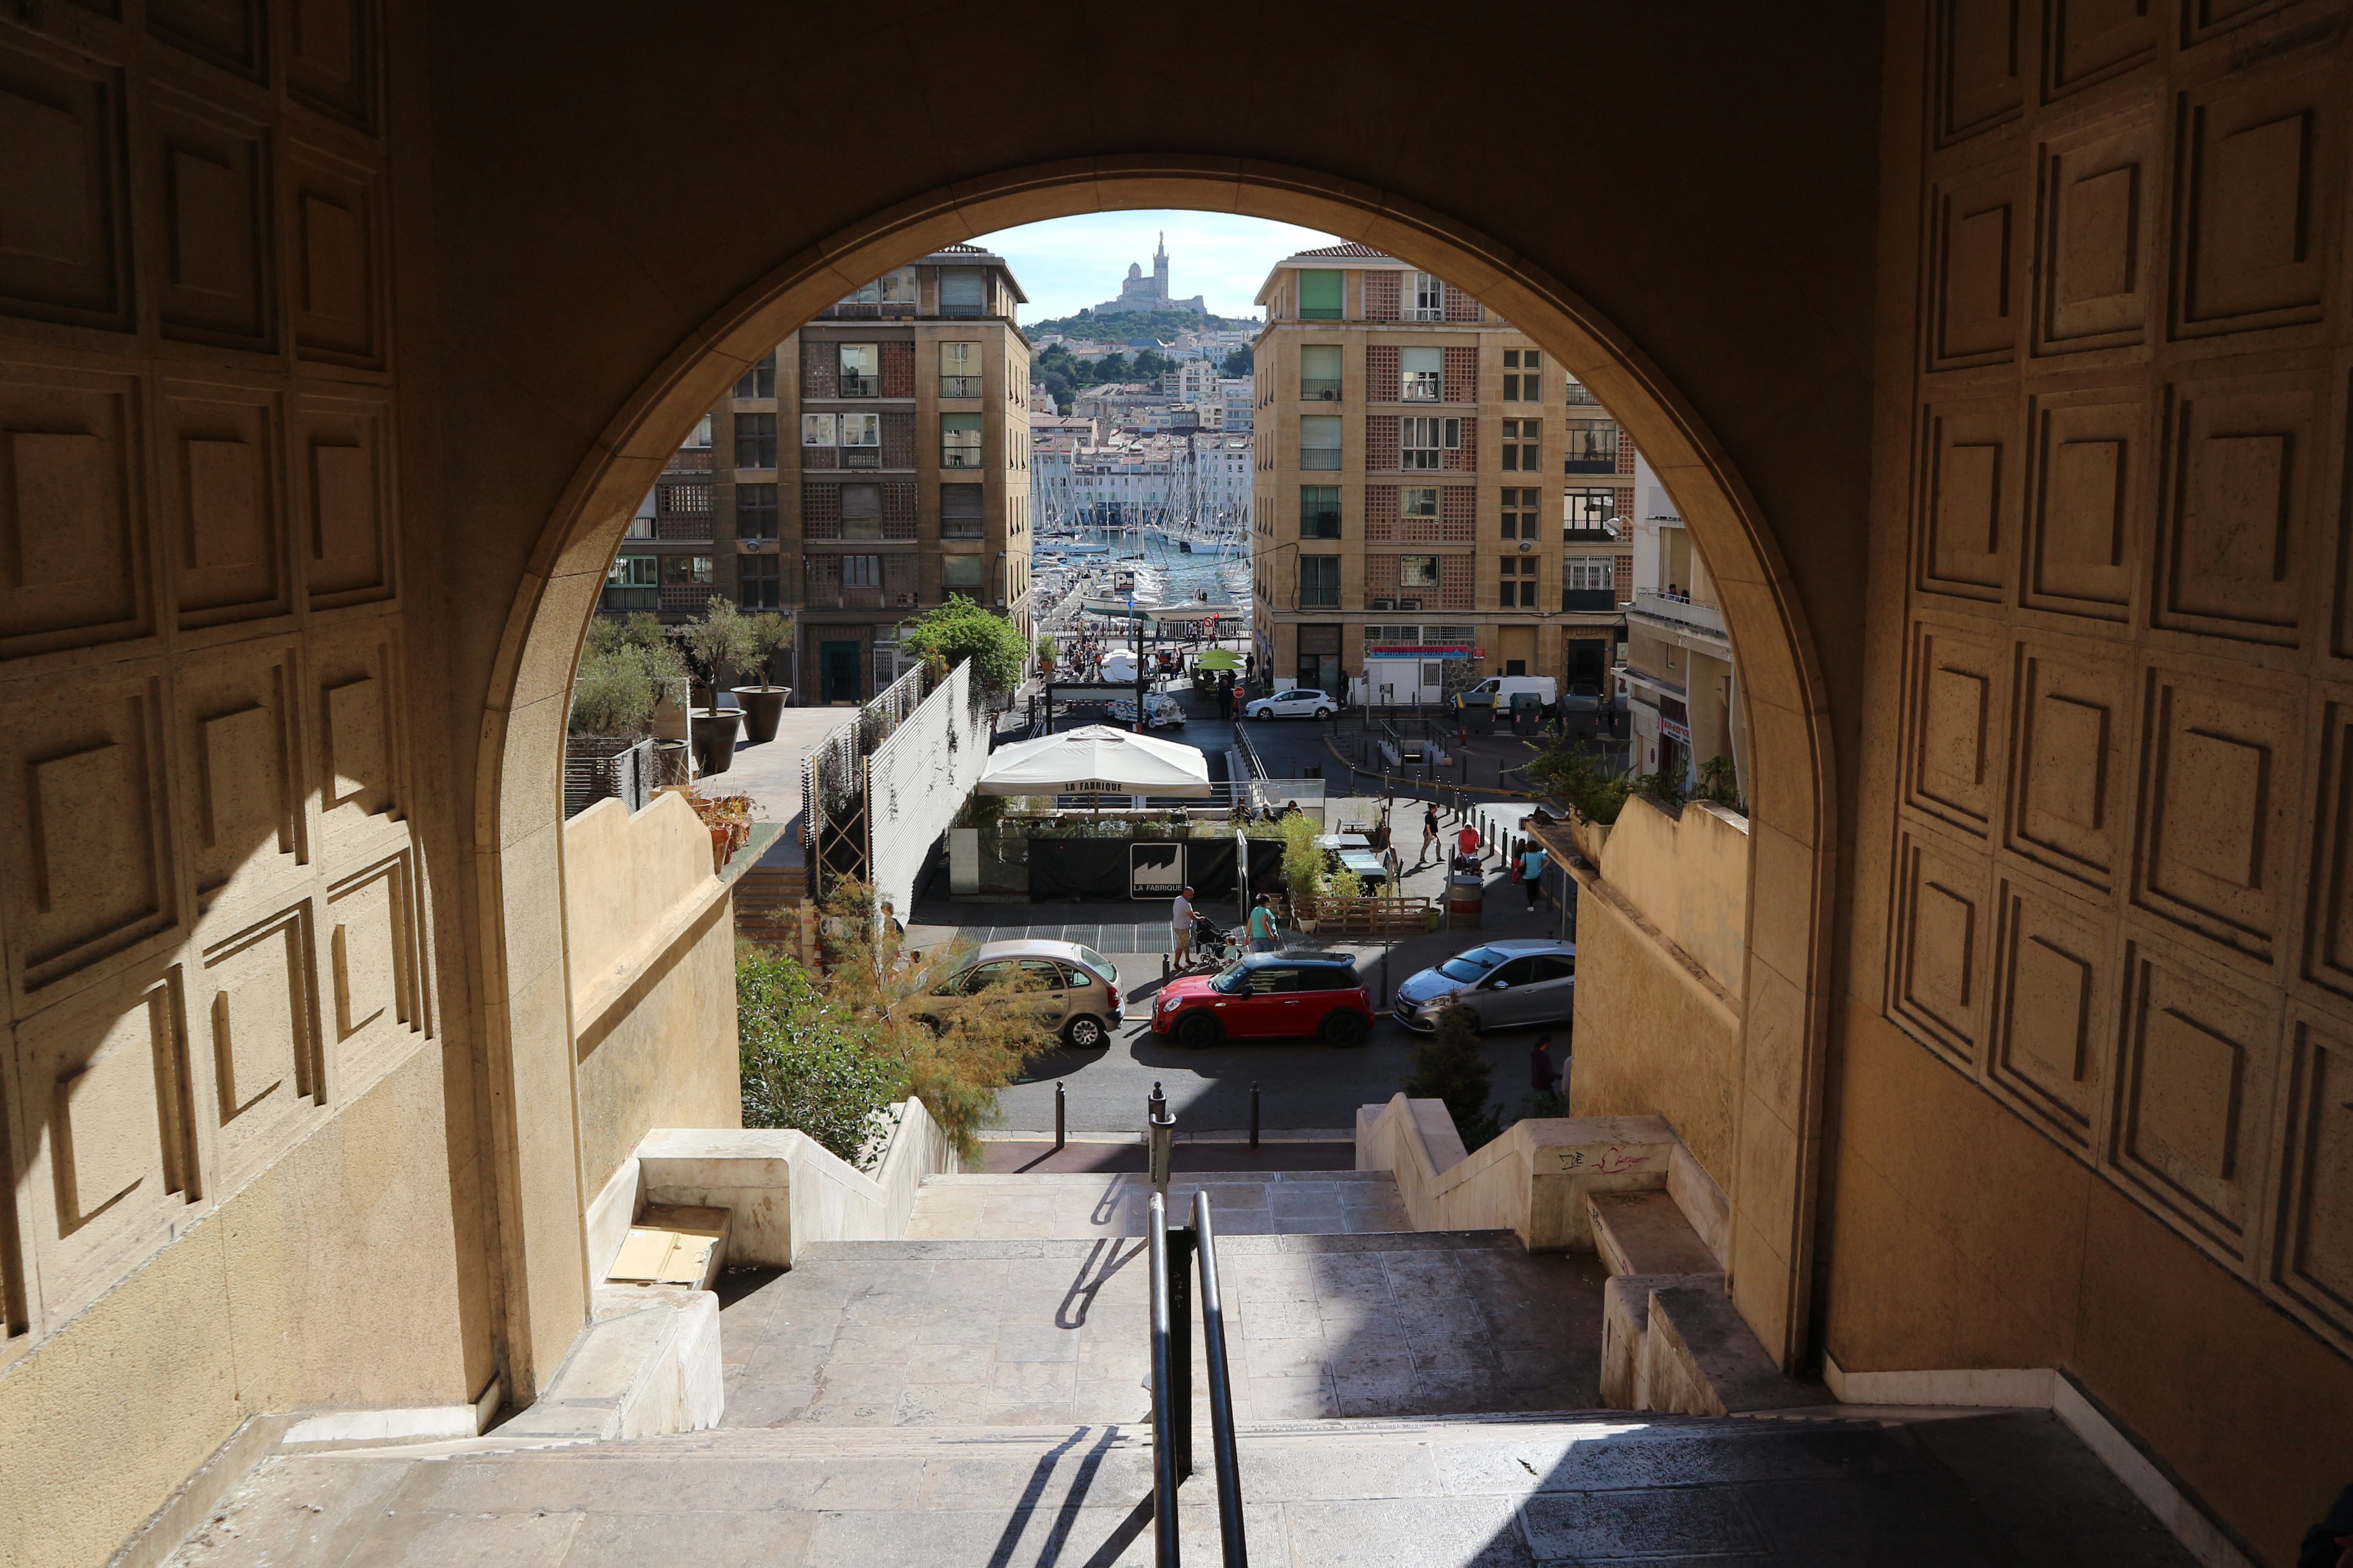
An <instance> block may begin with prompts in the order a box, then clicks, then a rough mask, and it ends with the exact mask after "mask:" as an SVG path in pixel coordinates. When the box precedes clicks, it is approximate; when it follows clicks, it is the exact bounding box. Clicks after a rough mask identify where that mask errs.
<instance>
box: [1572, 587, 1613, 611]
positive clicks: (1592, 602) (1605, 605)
mask: <svg viewBox="0 0 2353 1568" xmlns="http://www.w3.org/2000/svg"><path fill="white" fill-rule="evenodd" d="M1560 607H1561V608H1562V609H1563V610H1565V611H1571V612H1574V613H1577V614H1579V615H1588V616H1590V615H1612V614H1615V613H1616V611H1617V609H1618V590H1617V589H1615V588H1563V589H1562V590H1561V591H1560Z"/></svg>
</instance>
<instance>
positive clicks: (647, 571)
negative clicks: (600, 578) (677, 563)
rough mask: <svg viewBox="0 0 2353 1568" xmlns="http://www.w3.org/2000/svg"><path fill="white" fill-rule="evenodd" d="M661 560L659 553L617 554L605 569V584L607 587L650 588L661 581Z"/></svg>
mask: <svg viewBox="0 0 2353 1568" xmlns="http://www.w3.org/2000/svg"><path fill="white" fill-rule="evenodd" d="M661 560H662V558H661V557H660V556H659V555H617V556H615V557H614V558H613V563H612V565H610V566H608V567H607V568H606V569H605V585H606V586H607V587H608V588H650V587H652V586H654V585H655V584H657V583H659V582H660V581H661Z"/></svg>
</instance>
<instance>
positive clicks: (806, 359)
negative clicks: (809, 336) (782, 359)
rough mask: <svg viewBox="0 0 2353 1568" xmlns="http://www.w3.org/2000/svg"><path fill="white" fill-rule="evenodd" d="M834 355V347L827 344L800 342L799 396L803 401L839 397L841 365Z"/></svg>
mask: <svg viewBox="0 0 2353 1568" xmlns="http://www.w3.org/2000/svg"><path fill="white" fill-rule="evenodd" d="M836 353H837V351H836V349H835V346H834V345H833V344H832V343H829V342H806V341H805V342H802V344H801V396H802V398H803V399H804V400H807V399H808V398H812V397H839V396H840V395H841V364H840V361H839V359H838V358H837V357H836Z"/></svg>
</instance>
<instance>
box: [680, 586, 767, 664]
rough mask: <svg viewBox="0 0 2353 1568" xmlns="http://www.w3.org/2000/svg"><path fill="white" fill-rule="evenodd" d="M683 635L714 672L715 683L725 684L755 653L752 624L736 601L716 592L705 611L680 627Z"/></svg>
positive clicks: (687, 643)
mask: <svg viewBox="0 0 2353 1568" xmlns="http://www.w3.org/2000/svg"><path fill="white" fill-rule="evenodd" d="M679 636H680V638H681V640H682V641H683V642H684V643H685V644H686V646H687V647H688V648H689V649H690V650H691V651H692V653H693V654H694V657H695V658H697V659H699V660H701V661H702V667H703V668H705V669H707V670H709V671H710V673H711V684H712V686H713V687H717V686H719V685H721V684H723V682H724V681H725V680H726V679H727V675H728V672H729V671H731V670H733V669H734V668H736V667H738V666H740V665H743V664H744V663H746V662H748V661H749V660H750V658H751V657H752V628H751V625H750V623H749V622H747V621H746V620H745V619H744V614H743V612H742V611H740V610H738V609H736V607H735V605H734V601H733V600H732V599H729V598H727V597H726V596H725V595H719V594H713V595H712V596H711V600H710V602H709V603H708V604H706V605H703V607H702V615H701V616H697V617H696V618H694V619H693V620H691V621H689V622H687V623H686V624H685V625H684V626H681V627H680V628H679Z"/></svg>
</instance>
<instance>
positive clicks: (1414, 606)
mask: <svg viewBox="0 0 2353 1568" xmlns="http://www.w3.org/2000/svg"><path fill="white" fill-rule="evenodd" d="M1397 607H1398V609H1400V610H1418V609H1419V608H1421V601H1420V600H1419V599H1399V600H1398V602H1397Z"/></svg>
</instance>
